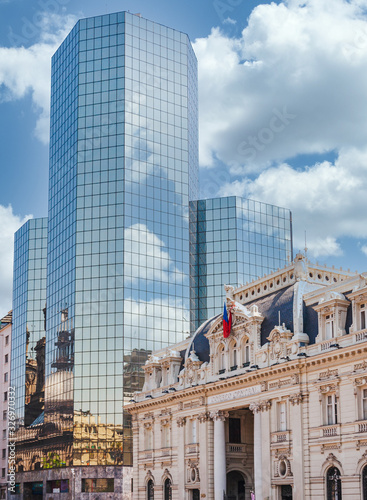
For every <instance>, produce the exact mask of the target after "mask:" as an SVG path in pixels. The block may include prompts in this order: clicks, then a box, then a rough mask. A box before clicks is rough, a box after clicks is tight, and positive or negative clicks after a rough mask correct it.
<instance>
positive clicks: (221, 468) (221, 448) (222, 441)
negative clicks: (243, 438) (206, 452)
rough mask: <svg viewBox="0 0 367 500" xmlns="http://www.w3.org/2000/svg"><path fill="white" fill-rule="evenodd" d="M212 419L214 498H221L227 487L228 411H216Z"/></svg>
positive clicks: (217, 499)
mask: <svg viewBox="0 0 367 500" xmlns="http://www.w3.org/2000/svg"><path fill="white" fill-rule="evenodd" d="M210 416H211V417H212V419H213V420H214V500H223V496H224V493H225V492H226V489H227V463H226V435H225V420H226V418H227V417H228V412H225V411H216V412H214V413H211V415H210Z"/></svg>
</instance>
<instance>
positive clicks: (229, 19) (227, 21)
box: [223, 17, 237, 25]
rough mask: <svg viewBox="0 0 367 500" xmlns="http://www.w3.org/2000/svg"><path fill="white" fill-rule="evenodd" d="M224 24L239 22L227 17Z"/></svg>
mask: <svg viewBox="0 0 367 500" xmlns="http://www.w3.org/2000/svg"><path fill="white" fill-rule="evenodd" d="M223 24H233V25H234V24H237V21H236V20H235V19H232V18H231V17H227V19H224V21H223Z"/></svg>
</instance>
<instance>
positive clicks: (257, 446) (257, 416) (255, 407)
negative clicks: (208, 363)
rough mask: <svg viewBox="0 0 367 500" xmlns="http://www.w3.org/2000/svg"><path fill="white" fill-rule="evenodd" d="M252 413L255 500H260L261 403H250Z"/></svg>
mask: <svg viewBox="0 0 367 500" xmlns="http://www.w3.org/2000/svg"><path fill="white" fill-rule="evenodd" d="M250 410H251V411H252V412H253V414H254V472H255V496H256V500H262V470H263V468H262V441H261V403H251V404H250Z"/></svg>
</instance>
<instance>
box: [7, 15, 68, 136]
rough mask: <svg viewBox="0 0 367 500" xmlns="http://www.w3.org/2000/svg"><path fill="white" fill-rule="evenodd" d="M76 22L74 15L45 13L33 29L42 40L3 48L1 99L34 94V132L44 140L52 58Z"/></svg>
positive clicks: (47, 130)
mask: <svg viewBox="0 0 367 500" xmlns="http://www.w3.org/2000/svg"><path fill="white" fill-rule="evenodd" d="M74 23H75V18H74V17H72V16H60V15H56V14H44V15H42V17H41V21H40V24H39V26H38V28H37V29H36V28H34V29H35V30H36V31H37V30H39V41H37V42H36V43H34V44H33V45H31V46H29V47H23V46H22V47H10V48H9V47H0V102H1V101H12V100H19V99H22V98H23V97H24V96H26V95H27V94H28V93H31V95H32V102H33V104H34V108H35V112H36V113H37V115H38V118H37V124H36V130H35V134H36V136H37V138H38V139H40V140H41V141H42V142H44V143H47V142H48V140H49V115H50V109H49V108H50V86H51V57H52V55H53V53H54V52H55V51H56V49H57V48H58V46H59V45H60V43H61V42H62V40H63V39H64V38H65V36H66V35H67V33H68V32H69V30H70V28H71V27H72V25H73V24H74ZM35 34H36V33H34V35H35Z"/></svg>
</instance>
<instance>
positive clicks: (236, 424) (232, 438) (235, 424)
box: [228, 418, 241, 443]
mask: <svg viewBox="0 0 367 500" xmlns="http://www.w3.org/2000/svg"><path fill="white" fill-rule="evenodd" d="M228 431H229V432H228V434H229V435H228V438H229V442H230V443H240V442H241V419H240V418H229V419H228Z"/></svg>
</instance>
